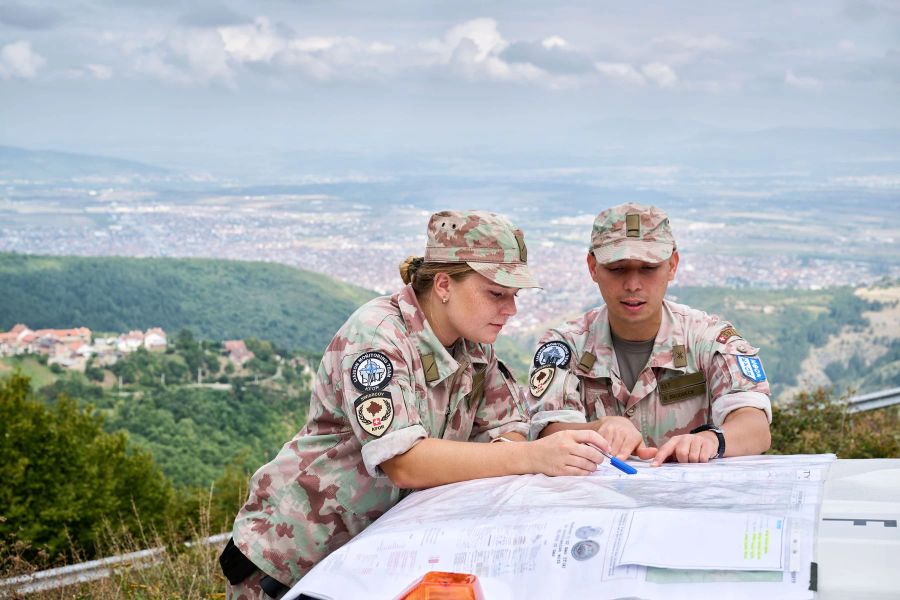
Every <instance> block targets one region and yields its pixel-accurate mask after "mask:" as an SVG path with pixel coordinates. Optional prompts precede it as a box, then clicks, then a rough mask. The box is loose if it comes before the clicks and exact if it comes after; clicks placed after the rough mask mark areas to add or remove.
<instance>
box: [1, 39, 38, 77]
mask: <svg viewBox="0 0 900 600" xmlns="http://www.w3.org/2000/svg"><path fill="white" fill-rule="evenodd" d="M45 64H47V61H46V59H45V58H44V57H43V56H41V55H40V54H38V53H36V52H34V51H33V50H32V49H31V43H30V42H27V41H24V40H20V41H18V42H12V43H11V44H6V45H5V46H3V47H2V48H0V79H10V78H12V77H17V78H21V79H33V78H34V77H36V76H37V73H38V71H40V70H41V68H43V66H44V65H45Z"/></svg>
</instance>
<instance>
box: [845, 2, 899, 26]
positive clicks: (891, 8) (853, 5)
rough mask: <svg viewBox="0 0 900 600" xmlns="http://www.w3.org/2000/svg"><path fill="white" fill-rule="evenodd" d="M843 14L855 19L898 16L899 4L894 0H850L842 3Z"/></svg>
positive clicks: (863, 19) (869, 19)
mask: <svg viewBox="0 0 900 600" xmlns="http://www.w3.org/2000/svg"><path fill="white" fill-rule="evenodd" d="M844 14H845V15H847V16H848V17H850V18H851V19H855V20H857V21H871V20H873V19H878V18H881V17H896V16H900V5H898V4H897V3H896V2H895V1H894V0H851V1H849V2H846V3H845V4H844Z"/></svg>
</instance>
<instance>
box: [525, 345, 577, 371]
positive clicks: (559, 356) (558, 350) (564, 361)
mask: <svg viewBox="0 0 900 600" xmlns="http://www.w3.org/2000/svg"><path fill="white" fill-rule="evenodd" d="M571 359H572V350H571V348H569V345H568V344H567V343H565V342H560V341H552V342H547V343H546V344H542V345H541V347H540V348H538V349H537V352H535V353H534V366H536V367H543V366H544V365H554V366H556V367H561V368H563V369H566V368H568V367H569V361H570V360H571Z"/></svg>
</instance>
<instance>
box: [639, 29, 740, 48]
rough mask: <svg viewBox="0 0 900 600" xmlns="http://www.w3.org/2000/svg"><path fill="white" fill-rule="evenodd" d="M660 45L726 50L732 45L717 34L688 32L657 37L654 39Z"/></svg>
mask: <svg viewBox="0 0 900 600" xmlns="http://www.w3.org/2000/svg"><path fill="white" fill-rule="evenodd" d="M654 43H656V44H657V45H659V46H662V47H670V48H677V49H681V50H695V51H696V50H699V51H711V50H724V49H726V48H730V47H731V46H732V44H731V42H729V41H728V40H726V39H724V38H722V37H719V36H717V35H712V34H708V35H700V36H697V35H688V34H683V33H679V34H670V35H666V36H662V37H659V38H656V39H655V40H654Z"/></svg>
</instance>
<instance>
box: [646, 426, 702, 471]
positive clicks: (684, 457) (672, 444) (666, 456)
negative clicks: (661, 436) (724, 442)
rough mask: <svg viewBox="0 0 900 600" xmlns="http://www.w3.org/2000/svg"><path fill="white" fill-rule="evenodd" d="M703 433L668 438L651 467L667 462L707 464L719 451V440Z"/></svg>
mask: <svg viewBox="0 0 900 600" xmlns="http://www.w3.org/2000/svg"><path fill="white" fill-rule="evenodd" d="M703 433H705V432H703ZM703 433H686V434H684V435H676V436H675V437H673V438H670V439H669V441H668V442H666V443H665V444H663V445H662V446H660V447H659V450H658V451H657V452H656V457H655V458H654V459H653V463H652V465H651V466H654V467H658V466H659V465H661V464H663V463H664V462H666V461H667V460H674V461H677V462H680V463H705V462H709V459H710V458H712V457H713V456H715V455H716V453H717V452H718V451H719V440H718V438H716V437H713V436H709V435H704V434H703Z"/></svg>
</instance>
